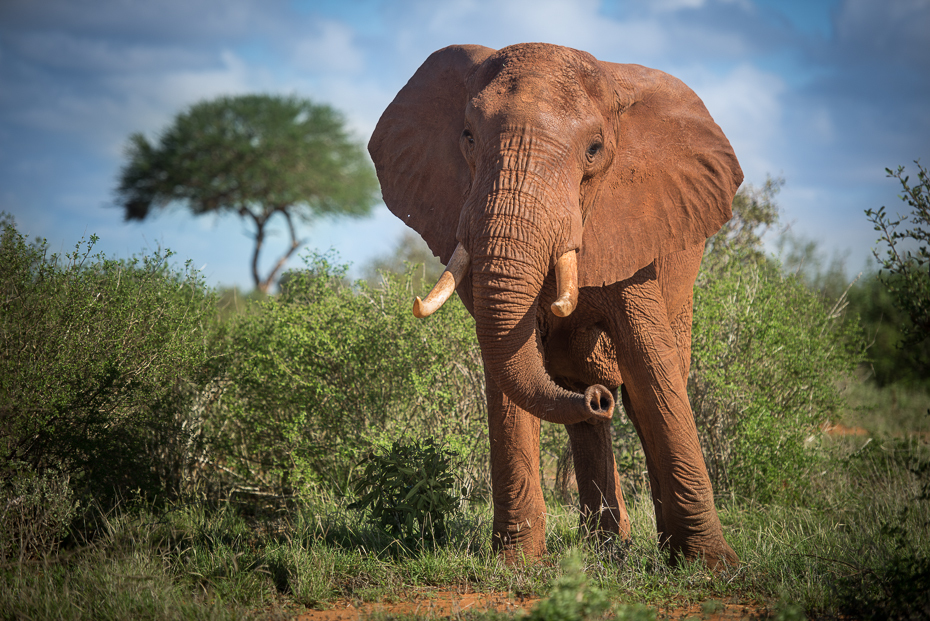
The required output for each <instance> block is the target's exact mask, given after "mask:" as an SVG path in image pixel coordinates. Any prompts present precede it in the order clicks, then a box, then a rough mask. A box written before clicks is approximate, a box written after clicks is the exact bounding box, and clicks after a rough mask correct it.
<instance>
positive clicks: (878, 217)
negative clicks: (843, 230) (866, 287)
mask: <svg viewBox="0 0 930 621" xmlns="http://www.w3.org/2000/svg"><path fill="white" fill-rule="evenodd" d="M915 164H916V165H917V171H918V172H917V180H918V183H916V184H915V185H913V186H911V185H909V181H910V177H908V176H907V175H905V174H904V167H903V166H899V167H898V169H897V170H896V171H892V170H891V169H890V168H886V169H885V171H886V172H887V173H888V176H889V177H894V178H896V179H897V180H898V181H899V182H900V183H901V187H902V189H903V190H904V194H903V195H902V196H901V199H902V200H903V201H904V202H905V203H906V204H907V205H908V206H909V207H910V208H911V213H910V215H909V216H899V217H898V219H897V220H892V219H891V218H890V217H889V216H888V215H887V213H886V211H885V207H880V208H879V209H878V210H875V211H873V210H871V209H866V211H865V214H866V216H868V218H869V220H870V221H871V222H872V223H873V224H874V225H875V230H876V231H879V232H880V233H881V236H880V237H879V239H878V241H879V242H881V243H884V244H885V245H886V246H887V248H886V250H885V256H884V257H882V256H881V254H880V253H879V251H878V250H874V251H873V252H874V253H875V258H876V259H878V261H879V263H880V264H881V266H882V270H884V272H880V278H881V280H882V283H883V284H884V285H885V287H887V289H888V291H889V292H890V293H891V295H892V296H893V298H894V300H895V305H896V306H897V307H898V308H900V309H901V310H902V311H904V312H905V313H906V314H907V315H908V317H909V318H910V325H909V326H907V327H906V328H905V333H904V342H905V344H908V345H917V344H919V343H921V342H923V341H924V340H926V339H928V338H930V176H928V174H927V170H926V169H925V168H924V167H923V166H921V165H920V162H915ZM908 218H910V222H909V228H907V229H905V230H903V231H901V230H899V229H898V227H899V226H901V225H902V224H903V223H906V222H908ZM908 240H911V242H913V243H914V244H916V248H914V249H912V248H911V247H909V246H910V244H909V243H908Z"/></svg>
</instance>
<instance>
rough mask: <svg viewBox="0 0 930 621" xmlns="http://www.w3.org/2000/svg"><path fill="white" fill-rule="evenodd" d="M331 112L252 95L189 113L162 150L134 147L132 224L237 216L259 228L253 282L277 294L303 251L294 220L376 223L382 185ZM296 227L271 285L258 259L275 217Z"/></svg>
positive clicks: (126, 179) (128, 190)
mask: <svg viewBox="0 0 930 621" xmlns="http://www.w3.org/2000/svg"><path fill="white" fill-rule="evenodd" d="M344 125H345V122H344V120H343V119H342V117H341V116H340V115H339V114H338V113H337V112H336V111H335V110H334V109H333V108H331V107H329V106H326V105H319V104H314V103H312V102H310V101H308V100H305V99H298V98H296V97H286V98H285V97H273V96H269V95H244V96H239V97H221V98H218V99H215V100H212V101H204V102H201V103H199V104H196V105H194V106H192V107H191V108H190V109H189V110H187V111H186V112H182V113H181V114H179V115H178V116H177V117H176V118H175V120H174V123H173V124H172V125H171V126H170V127H168V128H167V129H166V130H165V131H164V132H163V133H162V135H161V139H160V140H159V143H158V145H157V146H154V145H152V144H151V143H149V141H148V140H147V139H146V138H145V136H143V135H142V134H133V135H132V136H131V137H130V139H129V147H128V149H127V154H126V155H127V159H128V160H129V161H128V162H127V164H126V165H125V166H124V168H123V170H122V173H121V176H120V185H119V189H118V190H117V195H118V202H119V204H121V205H122V206H123V207H124V209H125V213H126V218H127V219H128V220H142V219H144V218H145V217H146V216H148V215H149V213H150V211H151V210H152V209H153V207H154V208H161V207H165V206H166V205H168V204H169V203H172V202H175V201H177V202H181V203H184V204H186V205H187V206H188V208H189V209H190V210H191V212H192V213H194V214H196V215H201V214H205V213H214V212H232V213H236V214H238V215H239V216H240V217H243V218H247V219H250V220H251V221H252V223H253V224H254V225H255V251H254V254H253V258H252V274H253V278H254V280H255V285H256V287H257V288H259V289H261V290H262V291H264V292H267V291H268V289H269V287H270V286H271V284H272V283H273V282H274V279H275V278H276V276H277V274H278V272H279V271H280V269H281V268H282V267H283V265H284V263H285V261H287V259H289V258H290V257H291V255H292V254H293V253H294V252H295V251H296V250H297V249H298V248H299V247H300V246H301V244H302V242H300V241H299V240H298V239H297V234H296V230H295V227H294V218H295V217H296V218H300V219H302V220H304V221H307V222H309V221H311V220H312V219H313V218H314V217H316V216H321V215H349V216H363V215H367V214H368V213H369V212H370V210H371V207H372V205H374V203H375V201H376V200H377V190H378V182H377V179H376V178H375V174H374V170H372V167H371V164H370V163H369V160H368V157H367V155H366V154H365V151H364V149H363V148H362V146H361V145H360V144H358V143H356V142H355V141H353V140H352V139H351V138H350V137H349V135H348V133H347V132H346V130H345V127H344ZM275 214H281V216H282V217H283V218H284V219H285V220H286V222H287V226H288V230H289V233H290V240H291V244H290V248H289V249H288V250H287V252H286V253H285V254H284V256H283V257H282V258H281V259H280V260H279V261H278V263H277V265H276V266H275V267H274V268H273V269H272V270H271V272H270V274H269V275H268V276H267V277H265V278H261V277H260V276H259V273H258V257H259V253H260V251H261V248H262V244H263V242H264V238H265V235H266V232H267V229H266V225H267V224H268V221H269V220H270V219H271V218H272V217H273V216H274V215H275Z"/></svg>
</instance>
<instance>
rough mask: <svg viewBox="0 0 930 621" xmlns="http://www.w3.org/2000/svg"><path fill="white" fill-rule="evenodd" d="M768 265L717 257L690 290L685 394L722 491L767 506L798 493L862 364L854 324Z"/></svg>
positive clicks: (735, 253) (733, 252)
mask: <svg viewBox="0 0 930 621" xmlns="http://www.w3.org/2000/svg"><path fill="white" fill-rule="evenodd" d="M842 310H843V303H842V300H841V301H839V302H836V303H832V304H831V303H829V302H827V301H825V300H824V299H822V298H821V297H820V296H819V295H818V294H816V293H814V292H812V291H811V290H809V289H808V288H807V287H805V286H804V284H803V283H802V282H800V281H799V280H798V279H797V278H795V277H793V276H786V275H784V274H783V273H782V272H781V270H780V269H779V267H778V265H777V264H775V263H774V262H772V261H747V260H744V255H743V254H741V253H740V251H739V249H732V248H730V249H723V250H721V251H720V252H719V253H718V254H717V255H715V256H714V257H712V258H711V260H710V261H709V262H708V266H707V269H705V270H704V271H702V273H701V274H700V276H699V278H698V282H697V284H696V286H695V289H694V326H693V334H692V342H693V345H692V366H691V369H692V371H691V376H690V378H689V393H690V396H691V404H692V409H693V410H694V414H695V421H696V423H697V426H698V431H699V433H700V435H701V439H702V443H703V448H704V456H705V460H706V462H707V465H708V469H709V471H710V473H711V477H712V479H713V480H714V484H715V488H716V489H717V490H718V492H720V491H728V490H729V491H733V492H735V493H738V494H741V495H745V496H747V497H752V498H754V499H756V500H757V501H759V502H768V501H770V500H771V499H773V498H774V497H776V496H779V495H782V494H783V493H785V492H794V491H797V490H798V489H800V488H799V486H801V485H803V482H804V480H805V478H806V475H807V474H808V468H809V466H810V465H811V464H812V463H813V460H814V459H815V456H816V454H815V452H814V451H812V450H810V449H811V447H810V446H808V445H809V444H810V440H811V437H812V436H814V437H816V432H817V426H818V425H820V424H822V423H824V422H828V421H830V420H833V419H834V418H835V417H836V416H837V415H838V413H839V410H840V408H841V407H842V405H843V403H844V398H843V395H842V394H841V385H842V380H844V379H848V378H850V377H851V376H852V375H853V373H854V371H855V369H856V367H857V365H858V364H859V363H860V362H861V361H862V360H863V357H864V342H863V339H862V335H861V330H860V329H859V327H858V323H857V322H856V321H855V320H847V319H846V318H845V317H844V314H843V312H842Z"/></svg>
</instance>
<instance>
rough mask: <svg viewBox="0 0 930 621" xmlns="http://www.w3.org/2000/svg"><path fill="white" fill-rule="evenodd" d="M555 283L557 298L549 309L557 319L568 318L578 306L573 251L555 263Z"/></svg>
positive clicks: (575, 260) (574, 254) (576, 271)
mask: <svg viewBox="0 0 930 621" xmlns="http://www.w3.org/2000/svg"><path fill="white" fill-rule="evenodd" d="M555 283H556V288H557V289H558V294H559V297H558V299H556V301H555V302H553V303H552V306H550V307H549V308H550V309H552V312H553V313H555V314H556V315H558V316H559V317H568V316H569V315H571V314H572V313H573V312H574V310H575V307H576V306H578V256H577V253H576V252H575V251H574V250H569V251H568V252H566V253H565V254H563V255H562V256H561V257H559V260H558V261H557V262H556V264H555Z"/></svg>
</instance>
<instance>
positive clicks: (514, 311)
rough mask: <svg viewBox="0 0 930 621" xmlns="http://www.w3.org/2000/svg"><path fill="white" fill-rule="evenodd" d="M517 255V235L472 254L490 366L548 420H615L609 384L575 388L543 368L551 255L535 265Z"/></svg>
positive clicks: (502, 384) (507, 389)
mask: <svg viewBox="0 0 930 621" xmlns="http://www.w3.org/2000/svg"><path fill="white" fill-rule="evenodd" d="M524 233H526V231H524ZM532 237H533V236H532V235H530V236H529V238H530V239H532ZM524 239H526V237H524ZM516 254H517V253H516V252H514V248H513V240H512V239H509V238H494V239H492V238H486V239H485V240H483V241H482V243H481V244H480V247H479V248H478V249H476V252H475V256H474V257H473V258H472V264H471V270H472V295H473V297H474V315H475V322H476V332H477V335H478V341H479V343H480V345H481V352H482V355H483V356H484V364H485V367H486V368H487V370H488V372H489V373H490V375H491V377H492V378H493V379H494V381H495V382H496V383H497V385H498V387H499V388H500V389H501V390H502V391H503V392H504V394H506V395H507V396H508V397H509V398H510V399H511V401H513V402H514V403H515V404H517V405H518V406H519V407H521V408H523V409H524V410H526V411H528V412H530V413H531V414H533V415H534V416H537V417H539V418H540V419H542V420H545V421H549V422H553V423H559V424H563V425H568V424H573V423H579V422H581V421H588V420H590V421H591V422H593V420H597V419H601V420H610V418H611V416H612V415H613V408H614V399H613V395H612V393H611V392H610V391H609V390H608V389H607V388H605V387H604V386H600V385H594V386H590V387H588V389H587V390H586V391H585V393H584V394H580V393H574V392H569V391H567V390H565V389H563V388H562V387H560V386H558V385H556V383H555V382H553V381H552V378H551V377H549V374H548V373H547V372H546V370H545V368H544V367H543V358H542V352H541V348H540V345H539V343H538V342H537V335H536V312H537V310H538V305H539V293H540V290H541V288H542V282H543V279H544V278H545V275H546V272H547V271H548V267H549V263H548V258H545V259H543V260H542V261H540V263H541V264H540V265H532V264H528V263H527V262H525V260H521V259H520V258H517V257H516V256H515V255H516ZM572 254H574V253H572ZM524 256H525V255H524ZM575 296H576V299H577V293H576V294H575ZM592 419H593V420H592Z"/></svg>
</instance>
